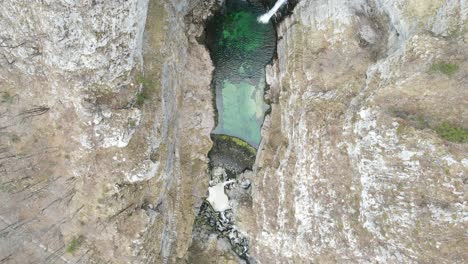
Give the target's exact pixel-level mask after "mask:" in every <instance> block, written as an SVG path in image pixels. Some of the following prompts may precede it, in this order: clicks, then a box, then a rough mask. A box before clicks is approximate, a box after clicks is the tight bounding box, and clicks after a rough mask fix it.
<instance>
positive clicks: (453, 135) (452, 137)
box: [435, 122, 468, 143]
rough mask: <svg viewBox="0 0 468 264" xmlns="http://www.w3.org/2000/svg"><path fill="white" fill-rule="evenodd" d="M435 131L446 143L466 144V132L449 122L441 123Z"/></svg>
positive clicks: (467, 136)
mask: <svg viewBox="0 0 468 264" xmlns="http://www.w3.org/2000/svg"><path fill="white" fill-rule="evenodd" d="M435 130H436V132H437V134H438V135H439V136H440V137H441V138H443V139H445V140H447V141H451V142H457V143H467V142H468V131H467V130H465V129H464V128H462V127H458V126H455V125H453V124H451V123H449V122H443V123H442V124H440V125H439V126H437V127H436V129H435Z"/></svg>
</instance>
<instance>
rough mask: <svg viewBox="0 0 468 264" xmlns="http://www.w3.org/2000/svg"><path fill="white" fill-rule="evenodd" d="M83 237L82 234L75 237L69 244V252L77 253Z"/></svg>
mask: <svg viewBox="0 0 468 264" xmlns="http://www.w3.org/2000/svg"><path fill="white" fill-rule="evenodd" d="M82 242H83V238H82V237H81V236H79V237H75V238H73V239H72V240H71V241H70V243H69V244H68V246H67V249H66V251H67V253H70V254H73V253H75V252H76V251H77V250H78V249H79V248H80V246H81V244H82Z"/></svg>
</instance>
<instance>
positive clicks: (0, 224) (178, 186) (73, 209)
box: [0, 0, 213, 263]
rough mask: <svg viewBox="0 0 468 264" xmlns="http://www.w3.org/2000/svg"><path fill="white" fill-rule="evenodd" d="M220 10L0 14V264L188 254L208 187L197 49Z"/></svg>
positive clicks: (46, 8) (88, 5)
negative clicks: (209, 16)
mask: <svg viewBox="0 0 468 264" xmlns="http://www.w3.org/2000/svg"><path fill="white" fill-rule="evenodd" d="M212 2H213V1H208V2H206V1H203V2H202V1H187V0H180V1H164V0H154V1H148V0H132V1H91V0H90V1H65V0H63V1H16V0H15V1H9V0H7V1H2V2H1V4H0V28H1V30H0V93H1V94H0V95H1V104H0V171H1V172H0V174H1V177H0V197H1V198H0V200H1V201H2V202H1V203H0V232H1V235H0V236H1V238H0V262H2V263H4V262H6V263H26V262H33V263H52V262H54V263H76V262H80V261H81V262H82V263H106V262H109V263H129V262H131V263H139V262H141V263H143V262H144V263H166V262H172V263H174V262H177V259H178V258H180V257H181V256H183V255H184V254H185V252H186V250H187V248H188V246H189V243H190V238H191V235H190V234H191V230H192V228H191V226H192V223H193V220H194V217H195V215H196V213H197V211H196V209H195V208H196V206H197V205H199V204H200V202H201V197H202V196H204V195H205V193H206V190H207V184H208V178H206V176H205V175H206V173H205V171H206V169H207V153H208V151H209V149H210V148H211V140H210V138H209V133H210V132H211V129H212V127H213V109H212V105H211V92H210V82H211V71H212V65H211V61H210V58H209V55H208V53H207V51H206V49H205V48H204V47H203V46H201V45H199V44H198V43H197V41H196V40H195V38H196V37H197V36H199V35H200V34H201V30H202V24H201V23H202V22H203V20H204V18H206V15H207V14H208V12H209V10H210V7H211V3H212ZM194 7H197V8H195V9H194Z"/></svg>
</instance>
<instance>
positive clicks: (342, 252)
mask: <svg viewBox="0 0 468 264" xmlns="http://www.w3.org/2000/svg"><path fill="white" fill-rule="evenodd" d="M463 9H464V6H463V4H462V3H461V2H460V1H438V0H434V1H406V0H395V1H360V0H351V1H325V0H317V1H299V3H298V4H297V6H296V7H295V9H294V12H293V14H292V15H291V16H290V17H287V18H285V19H284V20H283V22H282V23H281V24H280V25H278V35H279V43H278V58H277V60H275V61H274V63H273V65H272V66H271V67H269V68H268V71H267V73H268V74H267V81H268V82H269V84H270V86H271V90H270V92H269V94H268V95H267V96H268V98H269V99H270V101H271V102H272V103H273V104H272V111H271V114H270V116H269V117H268V118H267V120H266V121H265V124H266V125H265V126H264V131H263V135H264V137H263V141H262V143H261V145H260V148H259V153H258V155H257V160H256V164H255V167H254V173H255V176H253V177H251V178H250V179H251V180H252V187H251V188H252V199H253V204H252V209H251V211H250V212H252V213H251V214H250V213H248V212H249V211H246V210H247V209H243V210H241V211H240V212H241V217H242V218H241V219H240V220H238V221H242V225H240V231H244V232H246V233H247V236H248V237H249V238H250V240H251V241H252V243H251V250H250V252H249V254H250V256H251V257H252V258H253V259H254V260H255V261H256V262H258V263H273V262H281V263H335V262H350V263H354V262H356V263H372V262H382V263H388V262H398V263H401V262H405V263H421V262H437V263H456V262H460V261H462V259H464V257H463V254H464V253H463V252H464V248H463V245H461V244H460V243H459V242H456V241H462V240H463V233H464V231H463V221H464V220H463V213H462V212H463V211H464V210H465V207H466V206H465V203H464V192H463V182H465V181H466V177H465V176H464V175H467V168H466V166H463V165H462V163H463V159H464V157H465V156H466V154H467V153H468V149H467V148H468V146H467V144H466V143H465V144H459V143H450V142H447V141H445V140H444V139H441V138H440V137H438V135H437V133H436V131H435V128H436V127H437V125H438V124H440V122H443V120H450V121H451V122H453V124H456V125H457V126H460V127H464V128H465V129H467V127H466V124H467V121H468V120H467V117H466V115H463V113H464V112H466V109H467V107H468V105H467V102H468V100H466V98H468V94H467V89H466V88H465V87H466V75H467V70H466V69H468V67H467V61H468V60H467V59H466V54H468V53H467V45H466V41H465V37H464V35H466V34H463V33H461V32H462V31H461V28H463V25H466V16H465V15H456V14H461V13H463V11H462V10H463ZM458 12H460V13H458ZM450 14H452V15H453V16H452V15H450ZM449 28H451V29H456V30H454V33H450V30H449ZM430 30H435V31H434V32H437V33H436V35H435V34H432V33H429V31H430ZM455 32H458V33H455ZM460 34H461V35H460ZM449 35H450V37H447V38H441V37H439V36H449ZM382 44H383V45H382ZM440 61H442V62H447V63H452V64H456V65H458V67H459V70H458V71H456V72H455V73H454V74H453V75H451V76H449V75H445V74H441V73H436V72H433V71H432V72H431V65H433V64H434V63H437V62H440ZM457 94H458V95H457ZM464 109H465V110H464ZM418 120H419V121H418ZM446 157H450V158H449V159H450V162H447V159H446ZM444 168H445V169H444ZM244 211H245V212H244ZM239 217H240V216H238V218H239ZM246 218H248V219H246ZM442 234H443V235H442ZM462 262H463V261H462Z"/></svg>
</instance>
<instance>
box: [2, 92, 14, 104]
mask: <svg viewBox="0 0 468 264" xmlns="http://www.w3.org/2000/svg"><path fill="white" fill-rule="evenodd" d="M14 98H15V96H14V95H11V94H10V93H9V92H2V103H8V104H9V103H12V102H13V99H14Z"/></svg>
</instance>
